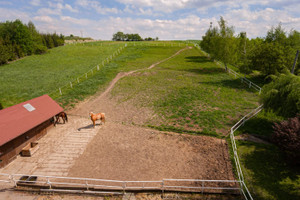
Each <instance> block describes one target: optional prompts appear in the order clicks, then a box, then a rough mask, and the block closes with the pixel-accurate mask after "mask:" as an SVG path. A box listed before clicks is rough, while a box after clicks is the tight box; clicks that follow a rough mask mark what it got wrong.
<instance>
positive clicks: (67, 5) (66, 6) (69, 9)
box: [65, 4, 78, 13]
mask: <svg viewBox="0 0 300 200" xmlns="http://www.w3.org/2000/svg"><path fill="white" fill-rule="evenodd" d="M65 9H66V10H68V11H70V12H74V13H78V10H77V9H74V8H72V6H71V5H69V4H66V5H65Z"/></svg>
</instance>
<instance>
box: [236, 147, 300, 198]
mask: <svg viewBox="0 0 300 200" xmlns="http://www.w3.org/2000/svg"><path fill="white" fill-rule="evenodd" d="M237 145H238V150H239V155H240V161H241V163H242V170H243V172H244V177H245V180H246V184H247V186H248V188H249V190H250V192H251V194H252V196H253V197H254V199H274V200H278V199H282V200H285V199H291V200H292V199H299V198H300V173H299V168H296V167H292V166H291V165H290V164H288V163H286V162H285V159H284V155H283V153H282V152H281V151H280V150H279V149H278V148H277V147H276V146H274V145H273V144H258V143H253V142H246V141H238V142H237Z"/></svg>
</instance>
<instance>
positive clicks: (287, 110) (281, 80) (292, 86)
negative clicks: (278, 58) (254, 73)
mask: <svg viewBox="0 0 300 200" xmlns="http://www.w3.org/2000/svg"><path fill="white" fill-rule="evenodd" d="M299 88H300V77H299V76H295V75H293V74H288V75H285V74H281V75H280V76H278V77H277V78H276V79H275V80H273V81H272V82H271V83H269V84H267V85H265V86H264V87H263V90H262V91H263V92H262V95H261V101H262V103H263V104H264V107H265V108H266V109H267V110H272V111H273V112H274V113H276V114H277V115H280V116H283V117H286V118H288V117H295V116H296V115H297V113H300V92H299Z"/></svg>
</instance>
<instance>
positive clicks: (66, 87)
mask: <svg viewBox="0 0 300 200" xmlns="http://www.w3.org/2000/svg"><path fill="white" fill-rule="evenodd" d="M117 44H118V43H117ZM119 44H120V45H121V47H120V48H118V49H117V50H116V51H114V52H113V53H112V54H111V55H110V56H108V57H106V58H105V59H103V61H102V62H101V63H99V64H98V65H96V66H94V67H93V68H91V69H89V70H88V71H87V72H85V73H83V74H82V75H79V76H78V77H77V78H75V79H73V80H70V81H69V82H68V83H66V84H65V85H62V86H61V87H58V88H57V89H56V90H53V91H51V92H49V96H51V97H52V98H54V99H55V98H57V97H59V96H62V95H63V93H64V92H66V91H68V90H70V89H73V88H74V87H75V86H76V85H77V84H79V83H81V82H83V81H85V80H87V79H88V78H90V77H92V76H93V75H94V74H95V73H97V71H99V70H101V69H102V68H103V67H104V66H105V65H107V64H108V63H110V62H111V61H112V60H113V59H114V58H115V57H117V56H118V55H119V54H120V53H121V52H122V51H123V50H124V49H125V48H126V47H128V46H152V47H154V46H164V47H167V46H168V47H181V46H188V43H182V42H177V43H172V42H126V43H124V42H120V43H119ZM68 45H86V46H111V45H114V43H110V42H104V43H101V42H100V43H99V42H93V41H89V42H74V43H70V44H68Z"/></svg>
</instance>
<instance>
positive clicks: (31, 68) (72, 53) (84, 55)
mask: <svg viewBox="0 0 300 200" xmlns="http://www.w3.org/2000/svg"><path fill="white" fill-rule="evenodd" d="M156 44H160V47H156V46H155V47H150V46H148V43H144V45H143V46H138V43H137V44H136V45H135V44H134V43H128V47H127V50H126V51H125V50H123V51H122V52H121V54H120V55H118V56H117V57H115V58H114V59H113V62H111V61H110V63H109V64H107V60H106V58H109V56H110V55H112V54H113V53H114V52H115V51H116V50H118V49H119V48H120V47H124V46H125V43H122V42H95V43H85V44H76V45H66V46H63V47H58V48H54V49H51V50H49V52H48V53H46V54H44V55H33V56H29V57H26V58H23V59H21V60H18V61H15V62H13V63H10V64H8V65H4V66H0V74H1V76H0V103H1V104H2V106H3V107H4V108H5V107H8V106H11V105H15V104H17V103H20V102H23V101H26V100H29V99H32V98H35V97H38V96H41V95H43V94H50V96H51V97H53V98H55V99H56V100H57V101H58V102H60V103H62V104H63V105H64V106H66V105H69V104H72V103H76V102H77V101H80V100H83V99H84V98H85V97H87V96H89V95H92V94H94V93H95V92H96V91H97V90H98V89H99V87H100V88H101V87H105V86H106V85H107V84H108V82H109V81H111V80H112V78H114V76H115V75H116V74H117V73H118V72H119V71H122V70H124V71H126V70H130V69H135V68H137V67H141V66H142V67H143V66H144V65H148V64H152V62H153V61H155V59H157V60H159V59H163V58H165V57H167V56H169V54H170V55H171V54H172V53H174V52H175V51H176V50H177V49H179V48H180V47H178V45H177V46H176V47H175V45H174V47H173V43H156ZM163 44H164V45H166V46H167V45H169V46H168V47H167V48H165V47H164V46H163ZM134 45H135V46H134ZM152 45H153V44H152ZM171 45H172V46H171ZM147 49H153V50H152V51H156V52H158V53H159V51H160V50H163V49H164V51H163V53H161V54H160V55H158V56H156V57H152V54H153V53H151V50H150V51H147V53H146V54H145V55H144V52H146V51H145V50H147ZM166 49H167V50H166ZM165 50H166V51H165ZM168 53H169V54H168ZM139 58H142V59H140V61H139ZM132 60H134V61H136V60H137V62H135V63H131V61H132ZM103 61H105V66H104V67H102V62H103ZM124 63H127V64H126V65H124ZM97 65H99V66H100V71H99V72H98V73H96V76H92V78H90V76H91V72H90V71H89V70H90V69H92V68H94V67H95V66H97ZM86 72H88V76H89V79H87V80H86V78H85V73H86ZM93 75H95V74H93ZM78 77H79V79H80V82H81V81H82V80H84V82H83V83H81V84H79V85H78V87H75V88H74V89H73V90H69V89H70V85H69V83H70V82H71V81H73V83H74V82H76V80H77V78H78ZM62 86H67V87H65V88H62V92H63V95H62V96H60V95H59V90H58V88H60V87H62Z"/></svg>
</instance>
